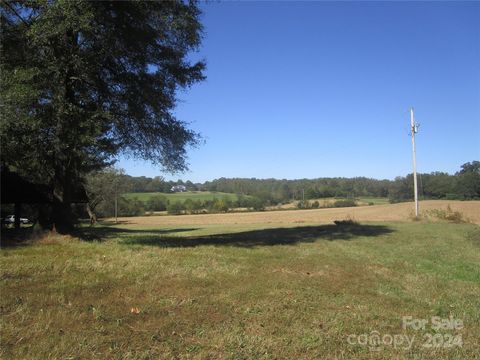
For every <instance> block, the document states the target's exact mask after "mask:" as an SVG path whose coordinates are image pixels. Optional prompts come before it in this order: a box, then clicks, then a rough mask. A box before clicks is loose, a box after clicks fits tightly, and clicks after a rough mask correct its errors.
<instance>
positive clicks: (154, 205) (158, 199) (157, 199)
mask: <svg viewBox="0 0 480 360" xmlns="http://www.w3.org/2000/svg"><path fill="white" fill-rule="evenodd" d="M167 205H168V199H167V198H166V197H165V196H163V195H156V196H152V197H151V198H150V199H148V201H147V210H148V211H165V210H167Z"/></svg>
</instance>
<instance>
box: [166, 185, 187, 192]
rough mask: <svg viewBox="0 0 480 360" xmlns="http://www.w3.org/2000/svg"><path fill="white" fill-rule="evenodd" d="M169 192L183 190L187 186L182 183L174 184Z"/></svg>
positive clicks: (185, 189)
mask: <svg viewBox="0 0 480 360" xmlns="http://www.w3.org/2000/svg"><path fill="white" fill-rule="evenodd" d="M170 191H171V192H184V191H187V188H186V187H185V186H184V185H175V186H172V188H171V189H170Z"/></svg>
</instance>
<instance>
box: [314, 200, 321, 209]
mask: <svg viewBox="0 0 480 360" xmlns="http://www.w3.org/2000/svg"><path fill="white" fill-rule="evenodd" d="M319 207H320V203H319V202H318V200H315V201H314V202H312V208H313V209H318V208H319Z"/></svg>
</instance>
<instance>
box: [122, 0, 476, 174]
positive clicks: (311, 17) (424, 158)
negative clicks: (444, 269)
mask: <svg viewBox="0 0 480 360" xmlns="http://www.w3.org/2000/svg"><path fill="white" fill-rule="evenodd" d="M201 7H202V9H203V11H204V13H203V15H202V23H203V24H204V27H205V29H204V32H205V33H204V40H203V44H202V47H201V49H200V50H199V52H198V53H197V54H194V55H193V57H194V58H204V59H205V60H206V62H207V71H206V75H207V80H206V81H204V82H202V83H199V84H197V85H195V86H193V87H192V88H191V89H189V91H186V92H182V93H180V94H179V99H180V102H179V105H178V108H177V109H176V111H175V113H176V115H177V116H178V118H180V119H182V120H184V121H187V122H190V123H191V128H192V129H194V130H196V131H198V132H200V133H201V134H202V135H203V137H204V138H205V140H206V142H205V144H204V145H202V146H200V147H199V148H196V149H190V150H189V163H190V171H188V172H186V173H183V174H176V175H173V176H172V175H170V174H166V173H163V172H162V171H161V170H160V169H159V168H158V167H155V166H152V165H150V164H149V163H146V162H142V161H138V160H131V159H130V160H128V159H123V158H122V159H120V161H119V162H118V163H117V166H118V167H121V168H124V169H125V170H126V172H127V173H128V174H131V175H134V176H140V175H145V176H151V177H153V176H164V177H165V178H167V179H184V180H187V179H189V180H192V181H194V182H203V181H206V180H212V179H215V178H219V177H249V178H250V177H256V178H271V177H274V178H287V179H295V178H316V177H336V176H344V177H354V176H367V177H373V178H390V179H391V178H394V177H395V176H398V175H406V174H407V173H409V172H411V140H410V137H409V136H408V129H409V108H410V107H411V106H413V107H414V108H415V117H416V120H417V122H418V123H420V124H421V126H420V132H419V134H418V137H417V151H418V154H417V163H418V171H420V172H431V171H446V172H450V173H453V172H455V171H457V170H458V169H459V166H460V165H461V164H463V163H465V162H467V161H472V160H478V159H480V25H479V24H480V3H478V2H355V3H351V2H209V3H203V4H202V5H201Z"/></svg>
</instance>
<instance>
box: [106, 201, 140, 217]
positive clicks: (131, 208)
mask: <svg viewBox="0 0 480 360" xmlns="http://www.w3.org/2000/svg"><path fill="white" fill-rule="evenodd" d="M144 214H145V207H144V204H143V202H142V201H140V200H138V199H137V198H133V199H125V198H123V197H120V198H119V199H118V216H141V215H144ZM112 216H113V215H112Z"/></svg>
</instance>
